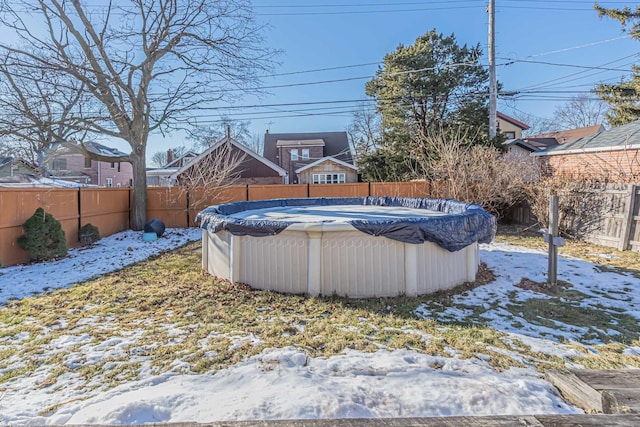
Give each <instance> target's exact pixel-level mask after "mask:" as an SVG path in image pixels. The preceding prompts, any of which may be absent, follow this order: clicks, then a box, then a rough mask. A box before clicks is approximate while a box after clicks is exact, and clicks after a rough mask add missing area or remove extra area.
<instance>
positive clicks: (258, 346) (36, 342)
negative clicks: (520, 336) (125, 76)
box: [0, 243, 640, 390]
mask: <svg viewBox="0 0 640 427" xmlns="http://www.w3.org/2000/svg"><path fill="white" fill-rule="evenodd" d="M199 246H200V243H194V244H190V245H187V246H185V247H183V248H180V249H178V250H176V251H174V252H172V253H167V254H164V255H162V256H160V257H158V258H156V259H151V260H148V261H146V262H142V263H139V264H137V265H135V266H131V267H128V268H126V269H124V270H122V271H119V272H115V273H112V274H109V275H106V276H104V277H101V278H98V279H95V280H92V281H89V282H86V283H82V284H79V285H76V286H73V287H71V288H68V289H60V290H56V291H53V292H50V293H48V294H45V295H40V296H36V297H32V298H26V299H23V300H20V301H13V302H10V303H8V304H7V305H6V306H5V307H3V308H1V309H0V388H1V387H3V383H9V382H11V381H12V379H14V378H16V377H19V376H22V375H28V374H29V373H30V372H33V371H34V370H36V369H45V368H46V369H47V372H48V378H47V379H46V380H44V381H42V383H41V384H40V386H42V387H52V388H55V387H57V386H58V385H57V381H58V379H59V378H60V377H61V376H63V375H66V374H72V375H74V376H75V377H76V378H79V379H80V380H81V381H82V382H83V387H84V388H85V389H87V390H91V389H93V388H99V387H111V386H115V385H117V384H120V383H123V382H126V381H129V380H132V379H135V378H137V377H138V376H139V374H140V372H141V369H142V368H145V369H148V370H150V372H151V373H153V374H160V373H163V372H169V371H172V372H184V373H203V372H207V371H210V370H213V369H221V368H224V367H227V366H230V365H232V364H234V363H237V362H239V361H241V360H243V359H246V358H247V357H249V356H252V355H255V354H258V353H260V352H261V351H262V350H263V349H265V348H270V347H286V346H295V347H298V348H301V349H304V350H305V351H306V352H307V353H308V354H309V356H312V357H327V356H331V355H335V354H339V353H341V352H343V351H345V349H357V350H362V351H367V352H371V351H376V350H378V349H383V348H384V349H399V348H406V349H413V350H416V351H419V352H422V353H426V354H431V355H440V356H451V354H457V355H458V356H459V357H463V358H468V357H475V356H477V355H479V354H482V355H483V358H484V357H485V356H484V355H489V356H490V360H489V363H490V364H491V365H492V366H494V367H495V368H496V369H498V370H500V369H507V368H510V367H523V366H525V365H531V366H536V367H538V368H539V369H546V368H549V367H562V366H564V365H565V363H566V362H567V360H565V359H561V358H559V357H554V356H549V355H546V354H542V353H534V352H532V351H531V350H530V348H529V347H528V346H526V345H524V344H522V343H521V342H519V341H517V340H514V339H513V338H512V337H510V336H509V335H507V334H506V333H503V332H500V331H497V330H494V329H491V328H488V327H484V326H482V325H478V324H471V323H469V324H459V323H450V324H443V323H438V322H436V321H435V320H432V319H421V318H418V317H417V316H416V315H415V309H416V308H417V307H418V306H419V305H420V304H423V303H434V302H435V303H437V304H441V305H442V304H450V303H451V298H452V296H453V293H454V292H465V291H466V290H469V289H471V288H473V287H475V286H481V285H484V284H485V283H487V282H489V281H491V280H492V276H491V272H490V271H486V270H485V271H483V272H482V273H481V275H480V277H482V280H481V281H479V282H478V283H474V284H466V285H464V286H462V287H460V288H458V289H457V290H456V291H453V292H447V293H440V294H436V295H433V296H423V297H419V298H409V297H398V298H392V299H388V298H377V299H366V300H349V299H345V298H337V297H333V298H314V297H307V296H301V295H284V294H278V293H274V292H267V291H256V290H252V289H251V288H249V287H248V286H244V285H238V284H232V283H230V282H228V281H225V280H221V279H217V278H214V277H212V276H210V275H209V274H208V273H206V272H204V271H202V270H201V269H200V256H201V255H200V250H199V249H200V247H199ZM69 336H72V337H82V340H80V341H79V342H78V343H76V344H72V345H66V346H60V345H58V344H57V343H58V342H59V340H61V339H67V338H68V337H69ZM123 340H124V341H126V342H129V344H127V345H125V346H121V347H120V348H119V350H118V351H115V348H116V347H117V345H116V344H117V342H120V341H123ZM110 342H114V344H109V343H110ZM97 346H103V347H105V348H106V350H109V352H108V353H107V352H106V350H103V351H105V356H104V357H103V358H101V359H99V360H89V356H88V355H87V354H88V353H91V352H92V351H94V350H95V349H96V348H97ZM596 358H597V359H598V360H597V361H596V360H595V359H596ZM574 359H577V360H580V362H579V363H582V364H584V365H589V364H594V365H598V366H610V367H619V366H622V365H629V366H638V367H640V363H639V362H638V361H637V360H634V358H633V357H631V356H626V355H624V354H622V351H621V350H620V347H616V346H611V347H607V348H603V351H602V352H600V354H599V355H598V356H597V357H596V356H594V355H592V354H587V353H585V354H584V356H580V357H578V356H576V357H574ZM582 359H585V361H582ZM586 359H589V361H586ZM635 359H637V358H635Z"/></svg>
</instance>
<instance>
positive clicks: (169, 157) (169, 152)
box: [167, 150, 173, 164]
mask: <svg viewBox="0 0 640 427" xmlns="http://www.w3.org/2000/svg"><path fill="white" fill-rule="evenodd" d="M171 162H173V150H167V164H169V163H171Z"/></svg>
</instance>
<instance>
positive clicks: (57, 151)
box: [47, 141, 128, 158]
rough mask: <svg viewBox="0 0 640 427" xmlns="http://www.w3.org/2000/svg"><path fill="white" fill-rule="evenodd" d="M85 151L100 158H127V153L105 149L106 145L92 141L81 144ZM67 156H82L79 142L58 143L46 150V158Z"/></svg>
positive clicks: (114, 149)
mask: <svg viewBox="0 0 640 427" xmlns="http://www.w3.org/2000/svg"><path fill="white" fill-rule="evenodd" d="M83 144H84V146H85V148H86V149H87V151H89V152H92V153H95V154H99V155H101V156H107V157H114V158H115V157H122V156H127V155H128V154H127V153H124V152H122V151H120V150H118V149H117V148H111V147H107V146H106V145H102V144H99V143H97V142H94V141H86V142H84V143H83ZM67 154H84V153H83V151H82V146H81V145H80V143H79V142H75V141H60V142H56V143H54V144H51V147H50V148H49V149H48V150H47V156H50V157H54V156H63V155H67Z"/></svg>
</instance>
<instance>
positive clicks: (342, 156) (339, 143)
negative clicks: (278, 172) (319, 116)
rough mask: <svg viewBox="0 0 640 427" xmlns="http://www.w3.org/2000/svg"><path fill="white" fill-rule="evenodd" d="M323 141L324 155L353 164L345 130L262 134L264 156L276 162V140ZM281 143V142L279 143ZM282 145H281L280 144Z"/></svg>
mask: <svg viewBox="0 0 640 427" xmlns="http://www.w3.org/2000/svg"><path fill="white" fill-rule="evenodd" d="M310 140H322V141H324V153H323V155H324V156H325V157H333V158H336V159H339V160H342V161H343V162H346V163H350V164H353V157H352V156H351V149H350V148H349V140H348V139H347V133H346V132H303V133H266V134H265V135H264V153H263V154H264V157H266V158H267V159H269V160H270V161H272V162H274V163H279V162H278V145H277V144H278V141H292V142H293V141H310ZM281 144H282V143H281ZM280 146H282V145H280Z"/></svg>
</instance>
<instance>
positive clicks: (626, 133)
mask: <svg viewBox="0 0 640 427" xmlns="http://www.w3.org/2000/svg"><path fill="white" fill-rule="evenodd" d="M625 148H640V120H639V121H635V122H631V123H627V124H626V125H622V126H618V127H615V128H612V129H609V130H605V131H603V132H600V133H597V134H595V135H591V136H586V137H584V138H580V139H578V140H576V141H573V142H568V143H566V144H561V145H556V146H555V147H551V148H549V149H547V150H545V151H542V152H540V153H536V154H535V155H538V156H546V155H549V156H552V155H556V154H571V153H580V152H585V151H612V150H623V149H625Z"/></svg>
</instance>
